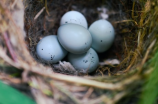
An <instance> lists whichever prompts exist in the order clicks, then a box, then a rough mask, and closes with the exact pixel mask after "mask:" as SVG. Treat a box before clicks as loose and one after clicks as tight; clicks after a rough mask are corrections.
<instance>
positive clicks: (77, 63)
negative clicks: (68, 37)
mask: <svg viewBox="0 0 158 104" xmlns="http://www.w3.org/2000/svg"><path fill="white" fill-rule="evenodd" d="M68 60H69V62H70V63H71V64H72V65H73V66H74V68H75V69H77V70H85V71H86V72H88V73H91V72H93V71H95V70H96V69H97V67H98V65H99V58H98V55H97V53H96V52H95V50H94V49H92V48H90V49H89V50H88V51H87V52H86V53H84V54H78V55H76V54H72V53H69V54H68Z"/></svg>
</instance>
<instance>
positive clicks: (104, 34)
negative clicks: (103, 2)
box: [89, 20, 115, 52]
mask: <svg viewBox="0 0 158 104" xmlns="http://www.w3.org/2000/svg"><path fill="white" fill-rule="evenodd" d="M89 32H90V33H91V35H92V40H93V43H92V48H93V49H95V50H96V51H97V52H105V51H106V50H108V49H109V48H110V47H111V45H112V43H113V41H114V38H115V31H114V28H113V26H112V24H111V23H110V22H108V21H107V20H97V21H95V22H94V23H92V24H91V25H90V27H89Z"/></svg>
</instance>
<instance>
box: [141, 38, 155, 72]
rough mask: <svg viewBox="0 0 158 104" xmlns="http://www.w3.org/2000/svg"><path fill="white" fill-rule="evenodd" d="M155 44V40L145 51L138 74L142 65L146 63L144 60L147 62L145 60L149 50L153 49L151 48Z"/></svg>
mask: <svg viewBox="0 0 158 104" xmlns="http://www.w3.org/2000/svg"><path fill="white" fill-rule="evenodd" d="M155 43H156V39H155V40H154V41H153V42H152V43H151V44H150V46H149V47H148V49H147V51H146V53H145V56H144V58H143V60H142V62H141V65H140V67H139V68H140V70H139V72H141V71H142V67H143V65H144V63H145V62H146V60H147V58H148V55H149V53H150V51H151V49H152V48H153V46H154V45H155Z"/></svg>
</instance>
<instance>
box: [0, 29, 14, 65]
mask: <svg viewBox="0 0 158 104" xmlns="http://www.w3.org/2000/svg"><path fill="white" fill-rule="evenodd" d="M3 37H4V40H5V43H6V46H7V48H8V50H9V53H10V55H11V57H12V59H13V61H14V62H17V57H16V54H15V52H14V50H13V47H12V45H11V42H10V40H9V37H8V33H7V32H4V33H3Z"/></svg>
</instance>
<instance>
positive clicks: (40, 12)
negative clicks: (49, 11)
mask: <svg viewBox="0 0 158 104" xmlns="http://www.w3.org/2000/svg"><path fill="white" fill-rule="evenodd" d="M44 10H45V7H43V8H42V9H41V10H40V11H39V12H38V13H37V14H36V16H35V17H34V20H36V19H37V18H38V17H39V16H40V15H41V14H42V12H43V11H44Z"/></svg>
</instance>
